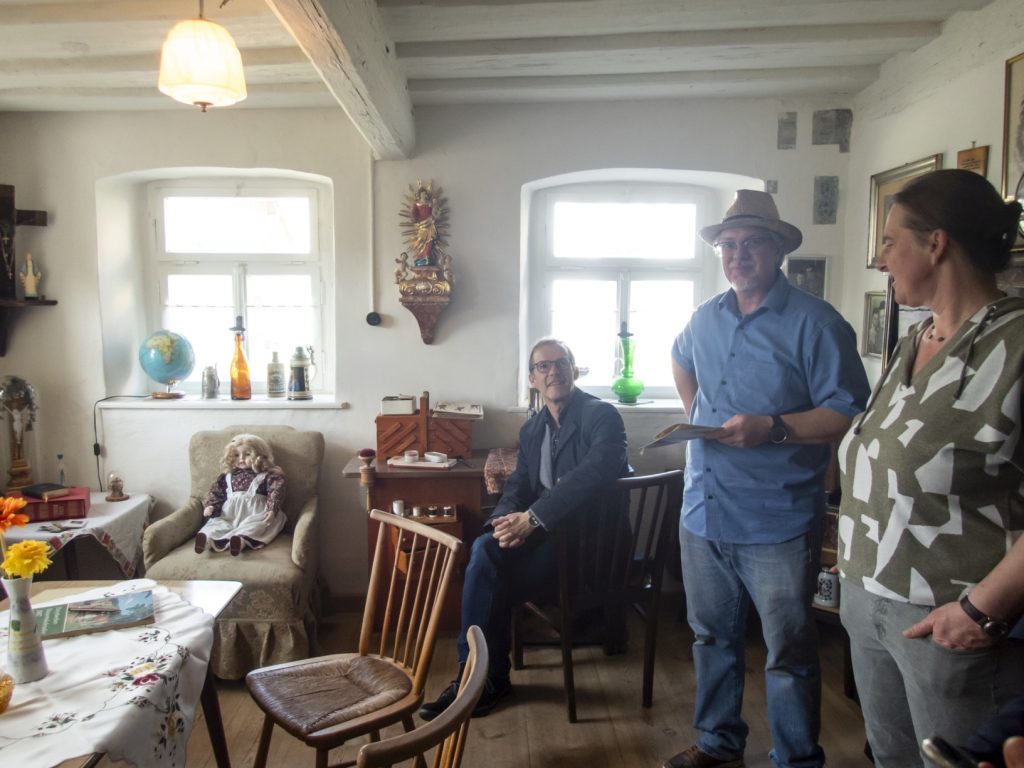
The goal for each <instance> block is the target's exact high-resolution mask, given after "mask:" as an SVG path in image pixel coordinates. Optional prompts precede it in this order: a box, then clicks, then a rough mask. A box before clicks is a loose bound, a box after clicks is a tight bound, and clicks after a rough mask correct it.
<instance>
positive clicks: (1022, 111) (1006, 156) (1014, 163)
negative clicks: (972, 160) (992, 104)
mask: <svg viewBox="0 0 1024 768" xmlns="http://www.w3.org/2000/svg"><path fill="white" fill-rule="evenodd" d="M1002 193H1003V197H1004V198H1005V199H1007V200H1019V201H1021V203H1022V204H1024V53H1019V54H1017V55H1016V56H1014V57H1013V58H1012V59H1007V61H1006V82H1005V99H1004V102H1003V168H1002ZM1012 250H1013V253H1014V263H1019V262H1020V261H1021V258H1022V257H1024V224H1022V225H1020V226H1019V227H1018V230H1017V242H1016V244H1014V246H1013V249H1012Z"/></svg>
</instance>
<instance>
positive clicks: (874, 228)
mask: <svg viewBox="0 0 1024 768" xmlns="http://www.w3.org/2000/svg"><path fill="white" fill-rule="evenodd" d="M941 167H942V155H930V156H928V157H922V158H921V159H920V160H915V161H914V162H912V163H907V164H906V165H901V166H900V167H899V168H893V169H891V170H888V171H882V172H881V173H876V174H875V175H874V176H872V177H871V202H870V204H869V206H868V260H867V264H866V265H865V266H866V267H867V268H868V269H872V268H873V267H874V266H875V258H876V257H877V255H878V251H879V250H880V249H881V247H882V230H883V229H884V228H885V217H886V216H888V215H889V209H890V208H892V197H893V195H895V194H896V193H897V192H899V191H900V190H901V189H903V185H904V184H906V183H907V182H908V181H910V180H911V179H914V178H917V177H918V176H923V175H924V174H926V173H928V172H929V171H937V170H938V169H939V168H941Z"/></svg>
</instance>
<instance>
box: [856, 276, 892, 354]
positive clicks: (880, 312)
mask: <svg viewBox="0 0 1024 768" xmlns="http://www.w3.org/2000/svg"><path fill="white" fill-rule="evenodd" d="M885 293H886V292H885V291H868V292H867V293H865V294H864V329H863V330H862V331H861V336H860V352H861V354H862V355H864V356H865V357H882V354H883V353H884V352H885Z"/></svg>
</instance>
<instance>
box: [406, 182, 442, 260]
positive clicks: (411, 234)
mask: <svg viewBox="0 0 1024 768" xmlns="http://www.w3.org/2000/svg"><path fill="white" fill-rule="evenodd" d="M401 216H402V218H403V219H404V221H403V229H402V234H403V235H404V236H405V242H406V244H407V245H408V247H409V251H410V252H411V255H412V259H413V265H414V266H416V267H430V266H434V265H436V264H438V263H439V261H440V259H441V257H442V256H443V251H442V246H443V245H445V240H444V237H445V234H446V233H445V225H446V224H447V217H448V209H447V208H446V207H445V200H444V199H443V198H442V197H441V190H440V188H438V189H437V191H435V190H434V182H432V181H430V182H427V183H426V184H424V183H423V182H422V181H417V182H416V185H415V186H412V185H410V187H409V193H408V194H406V196H405V207H404V208H403V209H402V211H401Z"/></svg>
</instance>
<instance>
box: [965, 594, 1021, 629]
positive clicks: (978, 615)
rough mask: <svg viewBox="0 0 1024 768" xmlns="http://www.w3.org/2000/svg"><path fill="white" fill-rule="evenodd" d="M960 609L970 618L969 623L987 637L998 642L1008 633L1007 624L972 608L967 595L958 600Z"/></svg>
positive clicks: (1008, 626) (1008, 627) (972, 605)
mask: <svg viewBox="0 0 1024 768" xmlns="http://www.w3.org/2000/svg"><path fill="white" fill-rule="evenodd" d="M960 607H961V608H963V609H964V613H966V614H967V615H968V616H969V617H970V618H971V621H973V622H974V623H975V624H977V625H978V626H979V627H981V631H982V632H984V633H985V634H986V635H988V636H989V637H992V638H995V639H996V640H999V639H1000V638H1003V637H1006V636H1007V635H1008V634H1009V633H1010V625H1009V624H1007V623H1006V622H1005V621H1003V620H1002V619H994V618H992V617H991V616H986V615H985V614H984V613H982V612H981V611H979V610H978V609H977V608H975V607H974V604H973V603H971V601H970V600H969V599H968V597H967V595H964V596H963V597H961V598H960Z"/></svg>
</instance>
